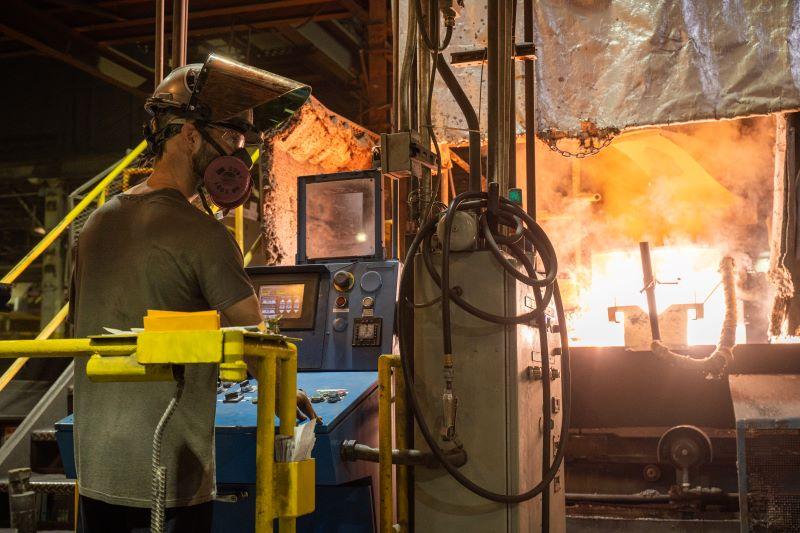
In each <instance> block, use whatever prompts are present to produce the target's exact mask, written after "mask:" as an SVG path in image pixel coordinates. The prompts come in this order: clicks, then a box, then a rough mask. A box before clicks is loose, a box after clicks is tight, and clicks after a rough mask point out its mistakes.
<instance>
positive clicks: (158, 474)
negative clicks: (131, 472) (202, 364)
mask: <svg viewBox="0 0 800 533" xmlns="http://www.w3.org/2000/svg"><path fill="white" fill-rule="evenodd" d="M173 374H174V376H175V381H176V383H175V395H174V396H173V397H172V399H170V401H169V405H167V408H166V409H165V410H164V414H163V415H161V420H159V421H158V425H157V426H156V429H155V431H154V432H153V463H152V474H153V483H152V487H151V492H150V497H151V502H150V531H151V532H152V533H164V530H165V529H164V528H165V525H166V524H165V519H164V516H165V513H166V508H167V467H165V466H161V444H162V441H163V440H164V431H165V430H166V428H167V424H168V423H169V421H170V419H171V418H172V416H173V415H174V414H175V410H176V409H177V407H178V402H180V401H181V396H183V388H184V385H185V384H186V381H185V379H184V368H183V367H182V366H174V367H173Z"/></svg>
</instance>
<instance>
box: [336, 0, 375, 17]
mask: <svg viewBox="0 0 800 533" xmlns="http://www.w3.org/2000/svg"><path fill="white" fill-rule="evenodd" d="M370 4H372V2H371V1H370ZM339 5H340V6H342V7H343V8H345V9H347V10H348V11H349V12H350V13H352V14H353V15H355V16H356V18H358V19H361V21H362V22H369V21H370V20H372V14H371V10H372V7H370V11H367V10H366V9H364V8H363V7H361V6H360V5H359V3H358V2H356V0H339Z"/></svg>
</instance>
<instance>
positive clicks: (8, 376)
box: [0, 141, 261, 392]
mask: <svg viewBox="0 0 800 533" xmlns="http://www.w3.org/2000/svg"><path fill="white" fill-rule="evenodd" d="M146 147H147V143H146V141H142V142H140V143H139V144H138V146H136V148H134V149H133V150H131V151H130V152H128V154H127V155H126V156H125V157H123V158H122V159H121V160H120V161H119V162H118V163H116V165H114V166H112V167H109V168H107V169H106V170H104V171H103V172H101V173H100V174H98V175H97V176H96V177H95V178H93V179H92V180H90V181H89V182H88V183H86V184H84V185H83V186H81V187H80V188H79V189H78V190H76V191H75V192H83V190H85V189H86V188H89V187H91V186H92V185H94V186H93V187H92V189H91V190H90V191H89V192H88V193H87V194H86V195H85V196H83V197H82V198H81V200H80V201H79V202H78V203H77V204H76V205H75V206H74V207H73V208H72V209H70V211H69V213H67V215H66V216H65V217H64V218H63V219H62V220H61V222H59V223H58V224H57V225H56V226H55V227H54V228H53V229H51V230H50V231H49V232H48V233H47V234H46V235H45V236H44V237H43V238H42V240H41V241H39V242H38V243H37V244H36V246H34V247H33V248H32V249H31V251H30V252H28V253H27V254H26V255H25V257H23V258H22V259H20V261H19V262H18V263H17V264H16V265H14V267H13V268H12V269H11V270H9V271H8V273H7V274H6V275H5V276H3V278H2V279H0V284H5V285H10V284H12V283H14V281H16V280H17V279H18V278H19V276H20V275H21V274H22V273H23V272H24V271H25V269H27V268H28V267H29V266H30V265H31V264H32V263H33V262H34V261H36V259H38V258H39V256H41V255H42V254H43V253H44V252H45V250H47V248H48V247H49V246H50V245H51V244H53V243H54V242H55V241H56V240H57V239H58V238H59V237H61V235H62V234H63V233H64V231H65V230H67V228H69V227H70V224H72V223H73V222H74V221H75V220H76V219H77V218H78V217H79V216H80V215H81V213H83V212H84V211H85V210H86V209H87V208H88V207H89V206H90V205H92V202H94V201H97V202H98V204H102V203H104V202H105V199H106V192H107V189H108V187H109V185H110V184H111V183H112V182H113V181H114V180H115V179H116V178H117V177H118V176H119V175H120V174H122V173H123V171H125V169H126V168H128V166H129V165H130V164H131V163H132V162H133V161H135V160H136V158H137V157H139V155H140V154H141V153H142V152H143V151H144V149H145V148H146ZM250 157H251V158H252V160H253V163H256V162H257V161H258V159H259V158H260V157H261V151H260V150H258V149H256V150H254V151H252V152H251V153H250ZM73 194H74V193H73ZM234 234H235V236H236V242H237V243H238V244H239V247H240V248H241V249H242V253H244V254H245V255H244V265H245V266H247V265H248V264H250V262H251V261H252V260H253V257H254V252H255V249H256V247H257V246H258V243H259V242H260V241H261V235H259V236H258V238H257V239H256V240H255V242H253V244H252V245H251V246H250V249H249V250H245V249H244V244H245V243H244V207H242V206H240V207H237V208H236V210H235V212H234ZM68 310H69V302H67V303H65V304H64V306H63V307H62V308H61V309H60V310H59V311H58V313H56V314H55V316H54V317H53V318H52V319H51V320H50V322H49V323H48V324H47V325H46V326H45V327H44V329H42V331H41V332H40V333H39V334H38V335H37V336H36V339H37V340H42V339H48V338H50V336H51V335H52V334H53V332H55V331H56V329H58V327H59V326H61V324H62V323H63V322H64V320H66V318H67V313H68ZM28 359H29V358H28V357H20V358H18V359H16V360H15V361H14V362H13V363H12V364H11V366H10V367H8V369H7V370H6V371H5V372H4V373H3V374H2V375H1V376H0V392H2V391H3V390H4V389H5V388H6V386H7V385H8V384H9V383H10V382H11V380H13V379H14V377H15V376H16V375H17V374H18V373H19V372H20V370H22V368H23V367H24V366H25V363H27V362H28Z"/></svg>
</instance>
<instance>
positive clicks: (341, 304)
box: [336, 296, 347, 309]
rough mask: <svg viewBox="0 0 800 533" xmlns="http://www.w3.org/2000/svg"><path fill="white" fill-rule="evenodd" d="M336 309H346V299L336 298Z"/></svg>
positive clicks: (342, 297)
mask: <svg viewBox="0 0 800 533" xmlns="http://www.w3.org/2000/svg"><path fill="white" fill-rule="evenodd" d="M336 307H338V308H340V309H341V308H342V307H347V298H346V297H345V296H339V297H337V298H336Z"/></svg>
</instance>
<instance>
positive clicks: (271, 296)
mask: <svg viewBox="0 0 800 533" xmlns="http://www.w3.org/2000/svg"><path fill="white" fill-rule="evenodd" d="M304 291H305V284H304V283H287V284H282V285H261V287H259V289H258V300H259V304H260V305H261V316H262V317H263V318H264V320H267V319H272V318H275V317H281V318H286V319H294V318H300V317H302V316H303V293H304Z"/></svg>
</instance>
